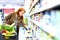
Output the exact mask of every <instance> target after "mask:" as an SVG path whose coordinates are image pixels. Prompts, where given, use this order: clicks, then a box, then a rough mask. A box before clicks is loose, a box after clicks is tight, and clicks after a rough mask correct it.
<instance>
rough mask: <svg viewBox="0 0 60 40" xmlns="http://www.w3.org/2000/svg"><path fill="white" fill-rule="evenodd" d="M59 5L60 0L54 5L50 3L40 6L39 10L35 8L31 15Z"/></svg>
mask: <svg viewBox="0 0 60 40" xmlns="http://www.w3.org/2000/svg"><path fill="white" fill-rule="evenodd" d="M58 5H60V2H59V3H55V4H53V5H51V4H50V5H47V6H44V7H41V8H39V9H38V10H35V11H34V12H33V13H30V14H29V15H30V16H31V15H33V14H36V13H38V12H42V11H44V10H48V9H51V8H54V7H56V6H58Z"/></svg>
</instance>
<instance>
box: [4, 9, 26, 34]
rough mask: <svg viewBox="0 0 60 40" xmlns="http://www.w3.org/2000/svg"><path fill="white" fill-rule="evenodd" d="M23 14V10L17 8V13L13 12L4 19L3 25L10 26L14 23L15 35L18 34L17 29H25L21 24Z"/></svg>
mask: <svg viewBox="0 0 60 40" xmlns="http://www.w3.org/2000/svg"><path fill="white" fill-rule="evenodd" d="M24 13H25V9H23V8H19V9H18V11H17V12H13V13H11V14H10V15H8V16H6V17H5V21H4V23H5V24H9V25H11V24H12V23H14V22H16V24H17V25H16V26H17V35H18V34H19V27H21V26H22V27H24V28H25V29H26V27H27V25H26V24H25V23H24V22H23V14H24Z"/></svg>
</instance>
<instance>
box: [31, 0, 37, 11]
mask: <svg viewBox="0 0 60 40" xmlns="http://www.w3.org/2000/svg"><path fill="white" fill-rule="evenodd" d="M37 2H38V0H36V1H35V2H34V4H33V5H32V6H31V8H30V11H31V10H32V8H33V7H34V6H35V5H36V3H37Z"/></svg>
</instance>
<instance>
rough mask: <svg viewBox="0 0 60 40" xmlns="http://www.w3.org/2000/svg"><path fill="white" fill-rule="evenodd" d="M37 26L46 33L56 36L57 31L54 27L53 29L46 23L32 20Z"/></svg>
mask: <svg viewBox="0 0 60 40" xmlns="http://www.w3.org/2000/svg"><path fill="white" fill-rule="evenodd" d="M30 21H32V22H33V23H34V24H35V25H37V26H39V27H40V28H42V29H43V30H44V31H46V32H47V33H49V34H51V35H52V36H55V33H56V29H55V28H54V27H52V26H51V25H47V24H46V23H44V22H37V21H34V20H31V19H30Z"/></svg>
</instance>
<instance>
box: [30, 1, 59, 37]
mask: <svg viewBox="0 0 60 40" xmlns="http://www.w3.org/2000/svg"><path fill="white" fill-rule="evenodd" d="M36 3H38V2H36ZM36 5H37V4H35V5H34V6H32V8H31V9H30V12H29V16H30V17H31V16H32V15H34V14H38V13H41V12H43V11H47V10H50V9H53V8H54V7H57V6H60V2H59V0H56V1H54V3H53V2H52V1H51V4H47V5H46V6H41V7H40V8H39V9H37V10H34V11H33V12H32V9H33V8H34V7H35V6H36ZM30 21H31V22H32V23H34V24H35V25H37V26H39V27H40V28H42V29H43V30H44V31H46V32H47V33H49V34H51V35H53V36H55V35H56V34H55V33H56V28H54V27H52V25H50V24H49V25H47V24H46V23H44V22H38V21H35V20H32V19H31V18H30ZM48 26H49V27H48Z"/></svg>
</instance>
